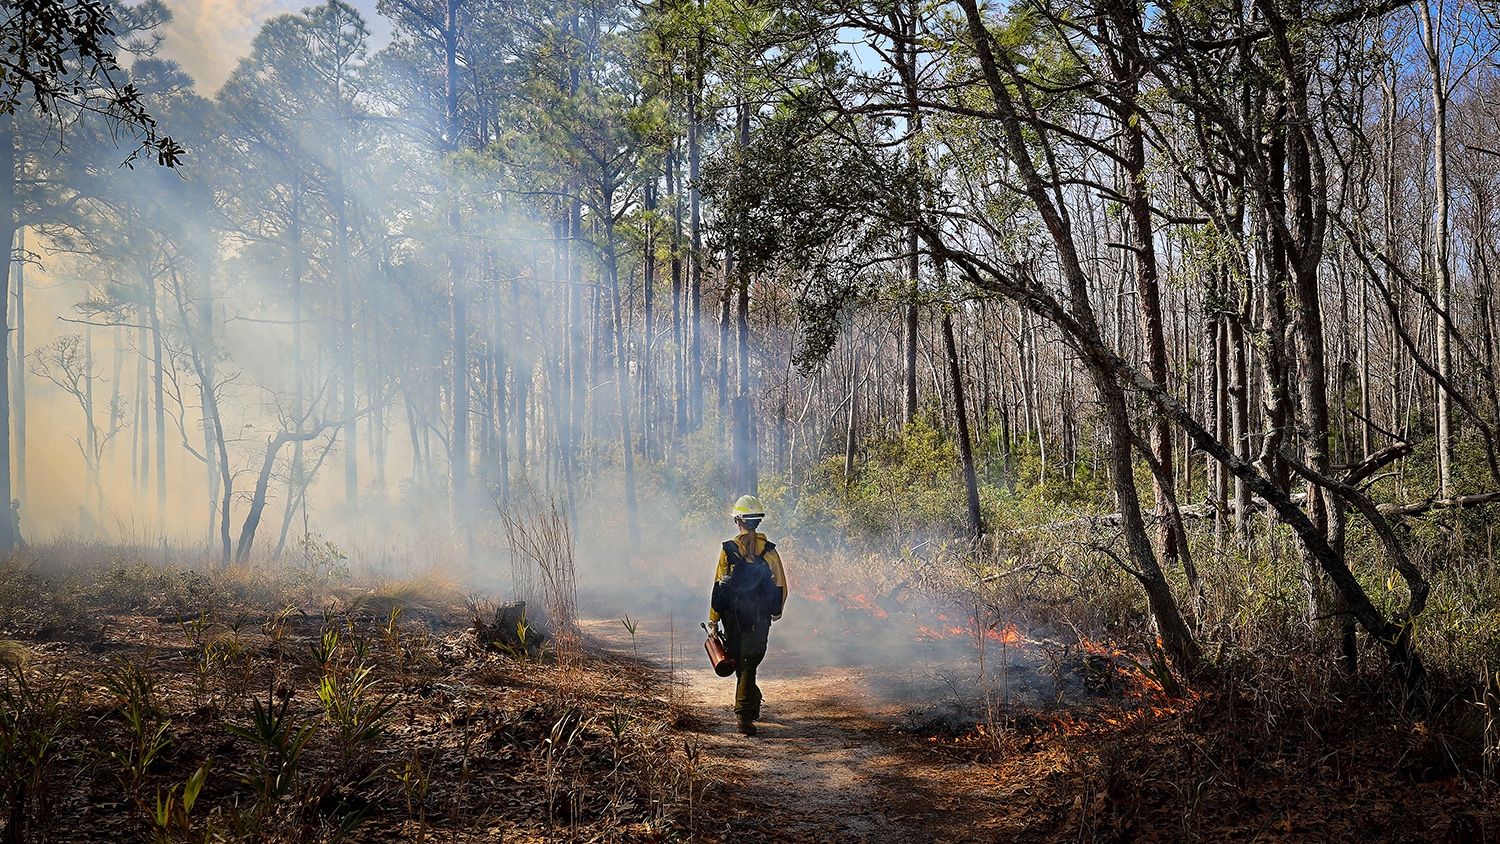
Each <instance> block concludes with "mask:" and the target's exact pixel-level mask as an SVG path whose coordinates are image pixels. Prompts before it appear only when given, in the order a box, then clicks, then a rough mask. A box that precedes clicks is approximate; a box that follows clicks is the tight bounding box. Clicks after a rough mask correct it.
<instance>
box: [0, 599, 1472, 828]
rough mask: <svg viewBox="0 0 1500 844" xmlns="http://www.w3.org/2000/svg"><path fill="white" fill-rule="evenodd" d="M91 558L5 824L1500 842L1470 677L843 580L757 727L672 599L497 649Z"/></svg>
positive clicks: (411, 625) (9, 702)
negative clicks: (1345, 662)
mask: <svg viewBox="0 0 1500 844" xmlns="http://www.w3.org/2000/svg"><path fill="white" fill-rule="evenodd" d="M111 578H113V579H111ZM103 580H104V581H106V582H105V585H104V587H102V591H101V590H96V591H94V592H93V593H91V594H82V593H74V594H72V595H63V594H61V593H53V594H52V596H51V597H50V598H48V599H47V600H40V599H39V600H37V601H35V602H34V603H33V604H32V605H31V607H32V608H31V609H30V610H27V609H24V608H23V607H22V608H18V605H15V604H12V605H11V609H12V610H14V611H13V612H11V613H10V614H9V615H8V616H7V630H6V633H5V635H7V636H8V637H9V639H8V640H7V641H8V642H10V643H11V644H8V645H7V646H6V648H5V649H4V650H3V653H0V656H3V657H4V658H5V660H6V661H7V662H8V664H10V665H11V671H10V679H9V681H8V683H7V685H6V694H5V696H4V700H3V703H4V713H5V716H6V717H5V718H4V720H3V722H0V726H3V727H4V739H5V744H4V745H3V749H4V751H5V752H6V753H7V757H6V761H7V765H6V767H5V769H4V770H5V780H4V786H5V790H4V796H5V798H6V800H7V803H8V810H9V811H8V812H7V816H6V818H7V819H6V823H7V826H6V828H5V831H6V834H7V835H8V836H10V839H9V840H27V841H41V840H50V841H77V842H96V841H99V842H102V841H120V840H127V841H129V840H159V841H194V842H197V841H208V840H240V841H250V840H258V841H278V840H280V841H290V840H298V841H325V840H335V839H338V838H340V836H341V835H342V836H343V837H344V840H349V841H370V842H396V841H418V840H429V839H430V840H439V841H516V842H525V841H579V842H584V841H704V842H721V841H726V842H727V841H736V842H768V843H769V842H817V841H821V842H840V844H841V843H842V842H872V843H873V842H906V841H924V842H925V841H931V842H968V841H972V842H990V841H1007V842H1008V841H1016V842H1038V843H1040V842H1062V841H1210V840H1212V841H1220V840H1226V841H1308V840H1318V841H1418V840H1421V841H1428V840H1438V841H1487V840H1494V839H1495V837H1496V832H1497V830H1500V811H1497V800H1496V797H1495V793H1494V789H1493V785H1492V780H1491V779H1489V778H1488V776H1489V775H1488V772H1489V771H1490V770H1491V761H1492V760H1487V759H1486V758H1485V756H1484V754H1483V752H1482V748H1483V747H1484V746H1485V743H1484V732H1485V730H1486V729H1487V728H1488V729H1493V725H1492V723H1490V722H1489V720H1488V716H1487V714H1486V712H1485V710H1483V709H1481V708H1480V707H1477V706H1475V705H1474V703H1473V700H1474V698H1473V695H1472V693H1470V692H1469V691H1468V690H1466V689H1464V688H1463V684H1462V683H1457V682H1455V683H1448V684H1447V686H1446V688H1450V689H1452V691H1450V692H1448V693H1440V692H1439V691H1438V690H1439V689H1440V688H1444V687H1445V686H1444V683H1443V681H1441V680H1440V679H1439V680H1434V682H1433V684H1432V685H1431V686H1430V687H1429V688H1428V689H1427V690H1425V691H1423V692H1422V693H1421V694H1419V695H1414V696H1413V695H1403V694H1402V693H1401V692H1400V691H1399V688H1398V687H1396V686H1394V685H1392V684H1389V683H1387V682H1385V680H1384V679H1383V678H1381V677H1380V676H1360V677H1356V678H1344V679H1340V678H1337V677H1327V676H1321V675H1313V674H1305V673H1299V672H1301V671H1302V669H1300V668H1298V666H1299V665H1303V664H1305V663H1296V662H1288V663H1286V664H1284V665H1276V664H1267V663H1265V662H1256V663H1251V662H1248V661H1246V660H1244V659H1242V658H1236V657H1233V656H1231V657H1226V658H1223V659H1221V660H1220V661H1219V662H1218V663H1217V667H1216V668H1215V671H1214V673H1213V674H1212V675H1210V676H1206V677H1204V678H1202V679H1200V680H1198V681H1196V682H1194V683H1193V684H1192V685H1191V686H1190V687H1189V688H1187V689H1186V690H1185V693H1184V694H1183V696H1181V697H1179V698H1171V697H1168V696H1166V695H1165V694H1164V693H1162V691H1161V690H1160V688H1158V687H1157V686H1155V685H1154V684H1153V683H1152V681H1151V677H1150V670H1149V660H1148V659H1147V658H1146V657H1145V656H1144V655H1132V654H1130V653H1128V652H1126V651H1123V650H1118V649H1116V648H1114V647H1113V646H1111V645H1109V644H1108V643H1102V642H1086V641H1075V642H1072V643H1069V644H1063V639H1062V636H1061V635H1060V634H1059V635H1055V636H1054V635H1043V634H1044V631H1042V630H1041V629H1040V628H1036V629H1025V628H1022V629H1020V630H1017V629H1011V628H1007V627H1003V626H988V625H978V626H974V625H969V624H966V623H965V622H964V621H963V619H962V618H960V617H959V616H956V615H947V614H946V612H940V611H938V610H934V609H931V608H928V609H924V610H913V609H912V608H911V607H909V606H906V605H899V606H898V605H895V604H891V605H889V606H885V607H882V606H879V605H877V604H875V603H874V602H871V601H867V600H864V599H862V598H858V597H850V596H840V595H838V594H837V593H835V592H830V593H829V594H827V595H825V596H824V600H822V601H803V602H801V603H799V604H798V605H796V606H795V607H794V609H796V610H797V614H796V615H793V614H792V613H791V612H790V611H789V613H788V618H787V619H786V620H785V621H784V622H782V623H779V624H778V625H776V627H775V628H774V632H773V638H772V646H773V650H772V652H771V654H770V655H769V656H768V659H767V661H766V663H765V667H764V670H763V687H764V689H765V692H766V705H765V711H764V716H765V717H764V720H763V721H762V724H761V728H762V729H761V733H760V735H759V736H758V737H756V738H754V739H749V738H745V737H742V736H739V735H737V734H736V733H735V732H734V730H733V720H732V716H731V714H730V712H729V708H728V699H729V696H730V691H729V689H730V687H729V681H726V680H723V679H721V678H718V677H715V676H714V675H713V674H712V672H711V671H710V670H709V669H708V667H707V662H706V659H705V658H704V656H703V654H702V652H701V636H700V635H699V634H698V633H697V631H696V628H694V627H692V626H691V624H690V623H688V622H686V621H684V620H683V619H684V618H686V617H687V616H678V615H673V614H668V615H664V616H658V615H655V614H649V615H647V616H645V617H642V618H631V619H630V623H629V624H628V625H627V624H626V623H625V621H624V619H614V618H595V619H593V620H589V621H585V622H583V623H582V625H581V628H582V631H581V632H582V634H583V637H582V640H581V642H580V643H579V645H578V647H576V648H574V647H570V646H568V644H567V643H566V642H563V643H562V644H563V646H564V648H565V650H563V651H562V652H559V651H557V650H556V649H553V648H548V649H542V651H541V652H540V653H538V652H535V651H532V650H529V649H527V648H522V647H516V646H515V644H514V643H512V644H509V645H506V644H501V645H499V646H497V645H496V644H495V642H493V641H490V640H491V639H492V638H493V637H492V636H490V635H486V634H481V635H476V631H484V630H485V629H486V626H491V627H492V626H493V625H492V624H489V625H480V626H478V627H476V625H475V624H474V620H475V619H474V617H473V609H475V608H474V607H469V608H465V607H464V606H462V604H461V603H456V602H452V601H451V596H449V597H448V598H447V599H443V597H442V596H432V595H428V596H427V598H426V599H425V600H422V599H421V598H422V594H421V590H415V589H412V588H410V587H407V588H404V589H400V588H394V587H387V588H385V589H384V591H383V592H382V590H381V589H379V588H371V589H368V590H365V591H364V592H361V593H358V594H351V595H348V596H346V597H345V598H344V599H342V603H340V602H331V603H329V604H327V605H324V608H323V609H315V608H313V606H311V605H308V606H303V607H301V608H299V607H297V606H295V605H293V606H291V607H290V608H289V607H288V605H287V604H285V603H279V602H278V603H272V604H266V603H263V602H262V603H256V602H253V601H249V600H246V599H238V598H233V597H232V596H229V597H226V596H225V595H223V594H220V595H219V596H218V597H216V598H214V599H213V600H211V601H208V603H209V604H210V605H211V610H205V611H202V612H200V613H198V614H196V615H186V614H183V613H182V612H181V607H179V606H178V604H180V603H181V600H179V599H180V598H181V596H177V597H176V598H173V597H172V596H171V595H169V594H167V592H163V591H161V590H160V589H159V588H157V587H159V586H160V583H161V581H156V582H155V583H156V585H155V586H150V587H149V588H147V587H141V588H135V587H137V586H140V584H136V583H135V581H134V580H133V579H132V577H131V576H128V573H124V574H122V573H118V572H117V573H113V574H111V575H110V576H109V577H106V578H104V579H103ZM127 585H130V586H131V589H126V588H125V587H126V586H127ZM32 587H37V584H32ZM7 588H10V589H12V590H13V591H14V590H15V589H21V590H22V591H24V589H25V588H27V587H26V584H24V583H19V582H17V581H15V580H12V581H9V582H8V585H7ZM37 588H39V587H37ZM809 591H810V592H811V591H812V590H809ZM127 593H129V596H128V597H123V598H122V597H120V596H122V595H126V594H127ZM39 594H40V593H38V595H39ZM814 594H816V593H814ZM38 595H33V597H38ZM109 595H113V596H115V598H114V599H108V596H109ZM200 597H201V596H200ZM445 600H446V601H447V602H446V603H445ZM49 601H50V603H49ZM126 604H129V605H131V606H129V607H128V608H127V607H124V606H123V605H126ZM491 609H492V608H491ZM62 610H66V612H67V613H70V614H71V615H70V617H69V618H67V619H64V618H63V617H62V616H61V615H60V614H59V613H60V612H61V611H62ZM486 611H487V612H488V611H489V610H486ZM486 618H493V615H483V614H482V615H481V616H480V618H479V620H480V621H485V619H486ZM974 634H977V635H974ZM883 637H884V638H883ZM899 641H905V642H906V644H905V645H904V646H902V647H900V648H897V646H896V643H897V642H899ZM829 642H832V643H833V645H834V646H832V647H829V646H827V645H828V643H829ZM820 643H821V644H820ZM980 644H983V645H985V650H984V655H985V660H986V661H985V663H984V667H983V669H982V670H981V666H980V662H979V659H978V657H979V656H980V653H979V651H978V650H977V647H976V646H978V645H980ZM1324 690H1327V693H1325V691H1324ZM985 701H988V704H986V703H985ZM199 772H202V773H199ZM192 792H195V793H194V794H193V796H194V797H195V799H194V800H192V801H191V804H192V805H191V808H190V811H183V810H184V807H185V805H186V803H188V802H189V801H187V800H185V799H184V798H185V797H187V796H188V794H189V793H192Z"/></svg>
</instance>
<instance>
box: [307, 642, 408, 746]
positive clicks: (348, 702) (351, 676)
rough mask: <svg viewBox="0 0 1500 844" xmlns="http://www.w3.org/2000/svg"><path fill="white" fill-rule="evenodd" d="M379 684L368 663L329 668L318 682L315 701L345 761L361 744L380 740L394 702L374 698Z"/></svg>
mask: <svg viewBox="0 0 1500 844" xmlns="http://www.w3.org/2000/svg"><path fill="white" fill-rule="evenodd" d="M379 685H380V682H379V680H377V679H376V678H375V677H374V676H373V675H372V673H371V668H370V666H368V665H357V666H355V667H353V668H351V669H348V670H330V671H328V672H327V673H325V674H324V675H323V677H322V679H320V680H319V681H318V700H319V701H321V702H322V704H323V711H324V714H325V716H326V717H327V719H328V724H329V725H330V727H332V729H333V735H334V743H335V744H336V746H337V747H338V750H339V758H340V760H341V761H342V762H344V763H346V764H347V763H348V762H350V761H351V760H353V759H354V757H355V754H356V753H358V752H359V751H360V750H361V749H362V748H363V747H364V746H366V745H368V744H371V743H373V742H376V741H379V740H380V738H381V736H383V735H384V734H385V727H386V721H387V720H388V719H389V716H390V714H391V710H392V709H394V708H395V707H396V704H395V702H394V701H391V700H389V699H388V698H386V697H378V698H377V697H376V695H375V692H376V689H377V687H378V686H379Z"/></svg>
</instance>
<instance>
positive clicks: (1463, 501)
mask: <svg viewBox="0 0 1500 844" xmlns="http://www.w3.org/2000/svg"><path fill="white" fill-rule="evenodd" d="M1491 501H1500V490H1496V491H1494V492H1480V493H1475V494H1474V495H1459V496H1455V497H1453V498H1429V499H1427V500H1426V501H1415V502H1412V503H1411V504H1381V505H1378V506H1377V507H1376V508H1375V509H1376V510H1379V511H1380V515H1382V516H1397V517H1403V516H1420V515H1421V514H1423V513H1426V512H1429V511H1432V510H1458V509H1463V508H1466V507H1477V506H1479V505H1480V504H1488V503H1490V502H1491Z"/></svg>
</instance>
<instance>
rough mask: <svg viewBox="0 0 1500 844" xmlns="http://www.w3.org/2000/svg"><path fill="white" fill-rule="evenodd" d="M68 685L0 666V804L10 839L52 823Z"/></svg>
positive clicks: (70, 704)
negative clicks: (0, 668) (3, 810)
mask: <svg viewBox="0 0 1500 844" xmlns="http://www.w3.org/2000/svg"><path fill="white" fill-rule="evenodd" d="M72 691H73V690H72V688H71V686H69V685H68V684H67V683H66V682H64V680H63V679H62V678H61V677H58V676H55V675H54V676H47V677H41V676H37V675H33V674H30V673H27V672H26V671H24V670H20V669H16V668H7V669H5V670H4V671H3V672H0V801H3V804H0V805H3V806H4V809H5V811H6V813H7V815H6V816H7V819H8V827H7V829H6V834H7V836H9V837H10V838H12V839H13V840H17V841H20V840H31V839H32V838H33V836H37V837H39V836H40V835H41V834H42V833H44V832H45V831H46V830H48V829H50V827H51V824H52V820H53V805H54V803H55V802H56V797H57V792H58V785H59V784H58V783H57V782H55V777H56V772H57V768H58V766H59V763H60V762H62V760H63V759H64V757H65V754H66V750H65V747H64V744H63V735H64V733H65V731H66V730H67V729H68V728H69V726H70V724H71V715H70V713H71V711H73V709H74V707H76V700H74V695H73V693H72ZM17 824H19V827H17V826H15V825H17Z"/></svg>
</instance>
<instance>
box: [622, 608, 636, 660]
mask: <svg viewBox="0 0 1500 844" xmlns="http://www.w3.org/2000/svg"><path fill="white" fill-rule="evenodd" d="M620 623H621V624H623V625H625V629H626V630H628V631H630V656H631V657H632V658H633V659H640V658H641V655H640V652H639V651H637V650H636V646H635V630H636V628H637V627H638V626H640V620H639V619H637V620H635V621H631V620H630V616H629V615H626V616H625V617H624V618H622V619H620Z"/></svg>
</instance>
